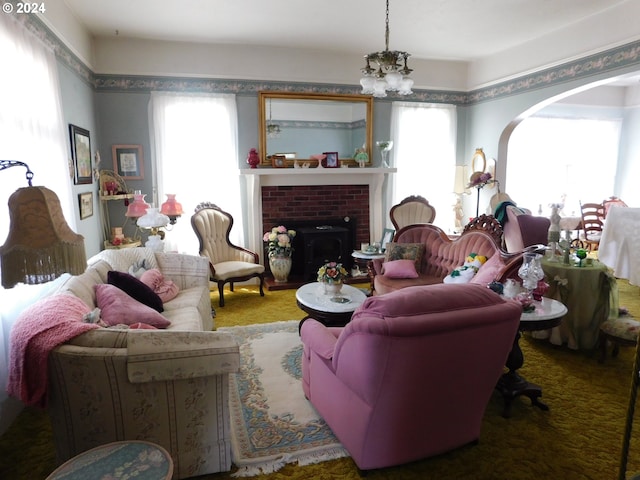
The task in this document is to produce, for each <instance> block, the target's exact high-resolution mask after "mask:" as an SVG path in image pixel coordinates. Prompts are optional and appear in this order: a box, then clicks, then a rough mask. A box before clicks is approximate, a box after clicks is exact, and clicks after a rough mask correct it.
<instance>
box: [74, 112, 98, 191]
mask: <svg viewBox="0 0 640 480" xmlns="http://www.w3.org/2000/svg"><path fill="white" fill-rule="evenodd" d="M69 137H70V142H71V158H72V160H73V183H74V184H75V185H85V184H91V183H93V176H92V170H91V138H90V136H89V130H85V129H84V128H81V127H78V126H76V125H72V124H69Z"/></svg>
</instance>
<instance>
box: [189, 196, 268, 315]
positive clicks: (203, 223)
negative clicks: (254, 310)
mask: <svg viewBox="0 0 640 480" xmlns="http://www.w3.org/2000/svg"><path fill="white" fill-rule="evenodd" d="M191 226H192V227H193V230H194V231H195V233H196V236H197V237H198V241H199V242H200V249H199V253H200V255H201V256H203V257H207V258H208V259H209V270H210V273H209V278H210V280H211V281H212V282H216V283H217V285H218V292H219V294H220V301H219V304H220V306H221V307H224V285H225V284H226V283H228V284H229V289H230V290H231V291H232V292H233V284H234V282H244V281H246V280H250V279H251V278H254V277H255V278H258V279H259V280H260V296H264V290H263V287H264V265H261V264H260V263H259V257H258V254H257V253H255V252H252V251H250V250H247V249H246V248H242V247H238V246H236V245H234V244H233V243H231V240H230V239H229V232H230V231H231V227H233V217H232V216H231V215H230V214H229V213H227V212H225V211H223V210H221V209H220V207H218V206H217V205H214V204H213V203H209V202H203V203H201V204H199V205H198V206H197V207H196V209H195V213H194V214H193V215H192V217H191Z"/></svg>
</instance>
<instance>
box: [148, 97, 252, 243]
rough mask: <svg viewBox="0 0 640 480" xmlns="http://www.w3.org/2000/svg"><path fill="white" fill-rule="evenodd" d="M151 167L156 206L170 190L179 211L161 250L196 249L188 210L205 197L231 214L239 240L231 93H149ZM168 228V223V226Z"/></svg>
mask: <svg viewBox="0 0 640 480" xmlns="http://www.w3.org/2000/svg"><path fill="white" fill-rule="evenodd" d="M149 114H150V124H151V142H152V151H153V155H154V157H155V165H156V168H157V171H156V179H157V190H158V197H157V200H155V201H157V203H158V205H157V206H160V204H162V202H164V201H165V199H166V196H165V194H167V193H175V194H176V195H177V197H176V198H177V200H178V202H180V203H181V204H182V207H183V209H184V214H183V215H182V217H181V218H180V219H178V222H177V223H176V224H175V225H174V226H173V227H172V229H171V231H169V232H168V233H167V236H166V238H165V250H177V251H180V252H185V253H191V254H197V253H198V241H197V238H196V235H195V233H194V232H193V228H192V227H191V222H190V219H191V215H192V214H193V211H194V209H195V207H196V206H197V205H198V204H199V203H200V202H203V201H210V202H213V203H215V204H216V205H218V206H219V207H220V208H222V209H223V210H225V211H227V212H229V213H230V214H231V215H233V218H234V224H233V229H232V231H231V234H232V236H233V238H232V239H231V240H232V242H234V243H236V244H238V245H242V244H244V235H243V231H242V230H243V229H242V208H241V196H240V171H239V168H238V147H237V144H238V117H237V107H236V100H235V95H230V94H179V93H176V94H173V93H162V92H160V93H153V94H152V96H151V103H150V107H149ZM170 228H171V227H170Z"/></svg>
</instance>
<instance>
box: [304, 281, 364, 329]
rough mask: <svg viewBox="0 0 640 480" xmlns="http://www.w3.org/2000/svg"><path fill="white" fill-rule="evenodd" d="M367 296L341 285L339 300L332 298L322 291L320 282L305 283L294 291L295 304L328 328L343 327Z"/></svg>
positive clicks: (360, 291) (308, 316)
mask: <svg viewBox="0 0 640 480" xmlns="http://www.w3.org/2000/svg"><path fill="white" fill-rule="evenodd" d="M366 299H367V296H366V295H365V294H364V292H363V291H362V290H360V289H359V288H355V287H352V286H351V285H343V286H342V291H341V292H340V297H339V298H333V297H332V296H330V295H328V294H326V293H325V291H324V285H323V284H322V283H320V282H313V283H307V284H305V285H303V286H301V287H300V288H299V289H298V290H297V291H296V303H297V304H298V306H299V307H300V308H301V309H302V310H303V311H304V312H305V313H307V316H306V317H305V318H303V319H302V321H301V322H300V323H302V322H303V321H304V320H306V319H307V318H313V319H315V320H318V321H319V322H321V323H323V324H324V325H327V326H328V327H343V326H345V325H346V324H347V323H349V321H350V320H351V315H352V314H353V312H354V311H355V309H356V308H358V307H359V306H360V305H362V302H364V301H365V300H366Z"/></svg>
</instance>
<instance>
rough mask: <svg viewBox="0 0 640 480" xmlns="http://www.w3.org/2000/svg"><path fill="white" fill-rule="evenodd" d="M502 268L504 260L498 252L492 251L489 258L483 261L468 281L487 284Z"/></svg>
mask: <svg viewBox="0 0 640 480" xmlns="http://www.w3.org/2000/svg"><path fill="white" fill-rule="evenodd" d="M503 268H504V262H503V261H502V258H500V254H499V253H494V254H493V255H492V256H491V258H489V260H487V261H486V262H484V264H483V265H482V266H481V267H480V269H479V270H478V273H476V274H475V276H474V277H473V278H472V279H471V281H470V282H469V283H479V284H481V285H488V284H490V283H491V282H493V281H494V280H495V279H496V276H497V275H498V274H499V273H500V270H502V269H503Z"/></svg>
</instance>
